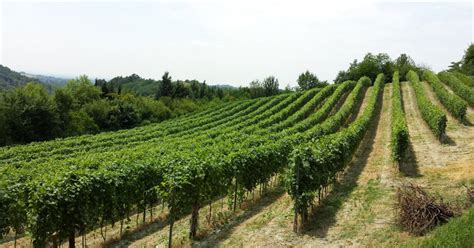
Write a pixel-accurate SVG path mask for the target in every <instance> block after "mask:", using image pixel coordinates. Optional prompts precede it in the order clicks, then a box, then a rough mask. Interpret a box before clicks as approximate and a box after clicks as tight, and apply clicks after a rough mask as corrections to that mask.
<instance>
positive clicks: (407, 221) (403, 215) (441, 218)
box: [396, 184, 454, 235]
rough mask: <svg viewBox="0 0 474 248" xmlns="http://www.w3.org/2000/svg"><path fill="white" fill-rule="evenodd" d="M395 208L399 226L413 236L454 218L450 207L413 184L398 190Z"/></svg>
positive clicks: (424, 232)
mask: <svg viewBox="0 0 474 248" xmlns="http://www.w3.org/2000/svg"><path fill="white" fill-rule="evenodd" d="M396 207H397V218H398V222H399V224H400V225H402V226H403V227H404V228H406V230H408V231H409V232H410V233H412V234H415V235H423V234H426V233H427V232H429V231H430V230H431V229H433V228H434V227H435V226H438V225H441V224H443V223H446V222H448V220H449V218H451V217H453V216H454V212H453V211H452V210H451V207H450V206H448V205H447V204H445V203H443V202H442V200H439V199H436V198H435V197H433V196H430V195H428V193H426V192H425V191H424V190H423V189H422V188H421V187H419V186H416V185H413V184H408V185H403V186H401V187H400V188H398V190H397V205H396Z"/></svg>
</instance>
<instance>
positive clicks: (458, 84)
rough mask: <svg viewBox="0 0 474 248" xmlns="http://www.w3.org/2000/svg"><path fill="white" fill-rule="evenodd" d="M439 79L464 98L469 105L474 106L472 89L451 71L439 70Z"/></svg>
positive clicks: (473, 91) (473, 90)
mask: <svg viewBox="0 0 474 248" xmlns="http://www.w3.org/2000/svg"><path fill="white" fill-rule="evenodd" d="M438 77H439V79H441V81H443V82H444V83H445V84H447V85H448V86H449V88H451V90H452V91H453V92H454V93H456V94H457V95H458V96H460V97H461V98H462V99H464V100H465V101H466V102H467V103H468V104H469V105H470V106H474V89H473V88H471V87H469V86H467V85H465V84H463V83H462V81H461V80H459V79H458V78H457V77H456V76H455V75H454V74H453V73H451V72H440V73H438Z"/></svg>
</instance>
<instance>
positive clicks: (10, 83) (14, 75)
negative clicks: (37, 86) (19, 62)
mask: <svg viewBox="0 0 474 248" xmlns="http://www.w3.org/2000/svg"><path fill="white" fill-rule="evenodd" d="M31 81H35V79H33V78H30V77H27V76H24V75H21V74H20V73H18V72H16V71H12V70H10V68H8V67H6V66H3V65H0V90H10V89H13V88H16V87H19V86H22V85H25V84H26V83H28V82H31Z"/></svg>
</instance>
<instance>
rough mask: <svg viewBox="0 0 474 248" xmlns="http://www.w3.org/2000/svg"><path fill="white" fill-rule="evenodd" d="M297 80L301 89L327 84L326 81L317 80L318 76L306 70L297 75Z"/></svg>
mask: <svg viewBox="0 0 474 248" xmlns="http://www.w3.org/2000/svg"><path fill="white" fill-rule="evenodd" d="M297 82H298V85H299V87H300V89H301V90H309V89H312V88H315V87H322V86H326V85H327V82H321V81H319V79H318V77H317V76H316V75H315V74H313V73H311V72H309V71H308V70H307V71H305V72H303V73H301V74H300V75H299V76H298V80H297Z"/></svg>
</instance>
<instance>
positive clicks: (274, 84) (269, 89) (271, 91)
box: [262, 76, 279, 96]
mask: <svg viewBox="0 0 474 248" xmlns="http://www.w3.org/2000/svg"><path fill="white" fill-rule="evenodd" d="M262 86H263V90H264V93H265V96H273V95H276V94H278V92H279V89H278V79H276V78H275V77H274V76H269V77H267V78H265V79H264V80H263V83H262Z"/></svg>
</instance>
